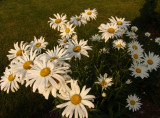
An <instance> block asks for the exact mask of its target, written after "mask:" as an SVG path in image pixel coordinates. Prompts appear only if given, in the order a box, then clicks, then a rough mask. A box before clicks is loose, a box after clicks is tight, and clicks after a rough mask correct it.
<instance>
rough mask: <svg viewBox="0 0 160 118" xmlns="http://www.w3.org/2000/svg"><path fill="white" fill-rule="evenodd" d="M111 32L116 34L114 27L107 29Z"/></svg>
mask: <svg viewBox="0 0 160 118" xmlns="http://www.w3.org/2000/svg"><path fill="white" fill-rule="evenodd" d="M107 31H108V32H109V33H111V34H114V32H115V29H113V28H108V30H107Z"/></svg>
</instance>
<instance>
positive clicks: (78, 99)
mask: <svg viewBox="0 0 160 118" xmlns="http://www.w3.org/2000/svg"><path fill="white" fill-rule="evenodd" d="M70 100H71V102H72V103H73V104H74V105H77V104H79V103H80V102H81V100H82V98H81V96H80V95H78V94H75V95H73V96H72V97H71V99H70Z"/></svg>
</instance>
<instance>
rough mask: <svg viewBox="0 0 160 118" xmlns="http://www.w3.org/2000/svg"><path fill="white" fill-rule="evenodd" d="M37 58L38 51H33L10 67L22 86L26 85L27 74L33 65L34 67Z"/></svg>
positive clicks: (24, 54)
mask: <svg viewBox="0 0 160 118" xmlns="http://www.w3.org/2000/svg"><path fill="white" fill-rule="evenodd" d="M36 56H37V51H34V52H33V49H31V51H30V53H29V54H27V53H23V54H22V56H20V57H17V58H16V59H15V60H13V61H14V62H13V63H12V64H11V65H10V67H11V68H12V69H13V72H14V73H16V74H17V75H18V77H19V79H20V82H21V84H23V83H24V80H25V77H26V73H27V71H28V70H29V69H31V65H34V59H35V58H36Z"/></svg>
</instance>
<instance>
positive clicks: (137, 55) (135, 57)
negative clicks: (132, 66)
mask: <svg viewBox="0 0 160 118" xmlns="http://www.w3.org/2000/svg"><path fill="white" fill-rule="evenodd" d="M131 56H132V59H133V61H137V62H142V61H143V53H142V51H140V50H135V51H133V52H132V53H131Z"/></svg>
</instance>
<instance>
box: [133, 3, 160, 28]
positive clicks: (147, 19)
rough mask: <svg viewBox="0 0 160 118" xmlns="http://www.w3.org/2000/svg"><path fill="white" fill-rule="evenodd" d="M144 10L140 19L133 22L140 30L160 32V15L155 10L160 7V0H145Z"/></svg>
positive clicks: (141, 10)
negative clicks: (159, 3)
mask: <svg viewBox="0 0 160 118" xmlns="http://www.w3.org/2000/svg"><path fill="white" fill-rule="evenodd" d="M145 1H146V2H145V4H144V5H143V8H142V9H140V17H137V18H136V19H134V20H133V22H132V23H133V24H134V25H137V26H138V27H139V29H140V30H149V29H152V28H153V29H155V30H160V13H158V12H156V11H155V9H156V7H158V0H145Z"/></svg>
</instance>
